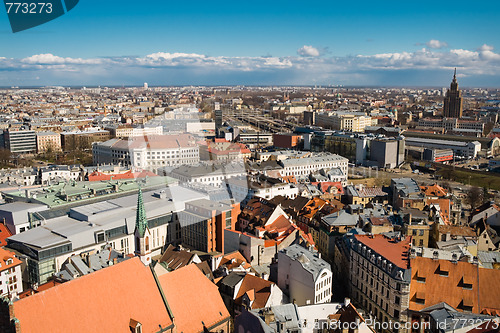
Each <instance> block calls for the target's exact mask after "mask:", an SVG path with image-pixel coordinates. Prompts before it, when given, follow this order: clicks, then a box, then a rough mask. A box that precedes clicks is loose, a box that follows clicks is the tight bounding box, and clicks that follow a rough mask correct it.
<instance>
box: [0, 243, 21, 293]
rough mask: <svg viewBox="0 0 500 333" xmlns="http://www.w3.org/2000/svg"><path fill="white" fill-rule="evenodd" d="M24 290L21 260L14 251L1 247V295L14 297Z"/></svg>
mask: <svg viewBox="0 0 500 333" xmlns="http://www.w3.org/2000/svg"><path fill="white" fill-rule="evenodd" d="M22 291H23V280H22V275H21V260H19V259H18V258H16V256H15V255H14V252H11V251H8V250H6V249H3V248H0V296H1V297H9V298H12V297H15V296H17V295H18V294H19V293H21V292H22Z"/></svg>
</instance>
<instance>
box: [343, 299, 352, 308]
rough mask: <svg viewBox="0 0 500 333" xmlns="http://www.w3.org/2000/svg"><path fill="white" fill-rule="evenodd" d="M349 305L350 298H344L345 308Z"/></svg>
mask: <svg viewBox="0 0 500 333" xmlns="http://www.w3.org/2000/svg"><path fill="white" fill-rule="evenodd" d="M349 304H351V299H350V298H347V297H346V298H344V306H348V305H349Z"/></svg>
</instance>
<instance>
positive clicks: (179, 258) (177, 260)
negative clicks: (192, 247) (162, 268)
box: [158, 244, 195, 270]
mask: <svg viewBox="0 0 500 333" xmlns="http://www.w3.org/2000/svg"><path fill="white" fill-rule="evenodd" d="M194 256H195V254H194V253H192V252H188V251H185V250H176V249H175V248H174V246H172V244H170V245H169V246H168V247H167V249H166V250H165V252H164V253H163V254H162V256H161V258H160V260H158V262H160V263H165V264H166V265H167V267H168V268H169V269H171V270H175V269H178V268H181V267H184V266H186V265H189V264H190V263H192V262H193V257H194Z"/></svg>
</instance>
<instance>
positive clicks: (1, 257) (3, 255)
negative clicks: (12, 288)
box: [0, 248, 21, 272]
mask: <svg viewBox="0 0 500 333" xmlns="http://www.w3.org/2000/svg"><path fill="white" fill-rule="evenodd" d="M9 259H12V261H11V262H10V263H9V264H7V260H9ZM20 264H21V260H19V259H18V258H16V256H15V255H14V252H11V251H8V250H6V249H4V248H0V271H1V272H3V271H5V270H7V269H9V268H12V267H15V266H17V265H20Z"/></svg>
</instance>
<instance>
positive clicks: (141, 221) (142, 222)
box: [135, 187, 148, 237]
mask: <svg viewBox="0 0 500 333" xmlns="http://www.w3.org/2000/svg"><path fill="white" fill-rule="evenodd" d="M135 228H136V229H137V230H138V231H139V235H140V236H141V237H143V236H144V233H145V232H146V229H147V228H148V221H147V219H146V209H145V208H144V200H143V199H142V190H141V188H140V187H139V193H138V195H137V214H136V217H135Z"/></svg>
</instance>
